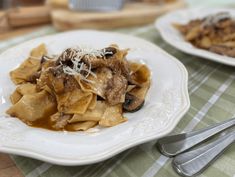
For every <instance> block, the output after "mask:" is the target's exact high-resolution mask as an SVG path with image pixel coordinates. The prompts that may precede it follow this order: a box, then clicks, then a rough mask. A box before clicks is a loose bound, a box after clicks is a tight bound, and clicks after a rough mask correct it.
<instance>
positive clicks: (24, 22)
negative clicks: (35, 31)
mask: <svg viewBox="0 0 235 177" xmlns="http://www.w3.org/2000/svg"><path fill="white" fill-rule="evenodd" d="M7 15H8V22H9V25H10V26H11V27H22V26H30V25H36V24H37V25H38V24H45V23H50V22H51V17H50V7H48V6H34V7H33V6H32V7H20V8H14V9H11V10H9V11H8V12H7Z"/></svg>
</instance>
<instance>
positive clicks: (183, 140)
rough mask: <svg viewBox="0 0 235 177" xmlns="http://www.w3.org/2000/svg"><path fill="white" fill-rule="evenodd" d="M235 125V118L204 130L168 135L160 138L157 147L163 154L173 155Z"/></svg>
mask: <svg viewBox="0 0 235 177" xmlns="http://www.w3.org/2000/svg"><path fill="white" fill-rule="evenodd" d="M234 125H235V118H233V119H230V120H227V121H225V122H222V123H218V124H216V125H214V126H210V127H208V128H205V129H202V130H198V131H194V132H190V133H182V134H178V135H172V136H167V137H164V138H161V139H159V140H158V142H157V147H158V149H159V150H160V152H161V153H162V154H164V155H165V156H168V157H172V156H175V155H177V154H180V153H182V152H184V151H186V150H188V149H190V148H192V147H193V146H195V145H197V144H199V143H201V142H203V141H205V140H207V139H208V138H210V137H212V136H214V135H216V134H218V133H220V132H222V131H224V130H226V129H228V128H230V127H232V126H234Z"/></svg>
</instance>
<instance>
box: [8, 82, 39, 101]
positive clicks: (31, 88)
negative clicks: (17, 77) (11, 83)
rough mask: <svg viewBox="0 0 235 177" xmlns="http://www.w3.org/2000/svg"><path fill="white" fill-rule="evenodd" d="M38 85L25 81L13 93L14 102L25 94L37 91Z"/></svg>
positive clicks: (11, 97)
mask: <svg viewBox="0 0 235 177" xmlns="http://www.w3.org/2000/svg"><path fill="white" fill-rule="evenodd" d="M36 92H37V90H36V85H35V84H31V83H25V84H21V85H19V86H18V87H17V88H16V90H15V91H14V92H13V94H11V96H10V100H11V102H12V104H16V103H17V102H18V101H19V100H20V99H21V98H22V96H23V95H26V94H33V93H36Z"/></svg>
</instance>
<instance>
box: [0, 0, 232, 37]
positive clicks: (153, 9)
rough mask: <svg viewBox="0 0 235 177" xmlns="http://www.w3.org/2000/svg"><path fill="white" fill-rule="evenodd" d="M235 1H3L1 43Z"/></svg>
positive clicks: (116, 25) (132, 22)
mask: <svg viewBox="0 0 235 177" xmlns="http://www.w3.org/2000/svg"><path fill="white" fill-rule="evenodd" d="M230 5H233V7H235V1H234V0H0V40H1V39H8V37H9V36H10V37H15V36H16V35H21V34H24V33H27V32H30V31H32V30H34V29H37V28H39V27H42V26H45V25H51V26H52V25H53V27H54V28H55V29H56V30H58V31H65V30H72V29H82V28H83V29H104V30H107V29H116V28H123V27H125V28H126V27H135V26H141V25H147V24H151V23H153V22H154V20H155V19H156V18H157V17H158V16H160V15H162V14H164V13H167V12H170V11H173V10H177V9H180V8H187V7H202V6H220V7H221V6H230Z"/></svg>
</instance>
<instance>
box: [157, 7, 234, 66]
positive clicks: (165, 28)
mask: <svg viewBox="0 0 235 177" xmlns="http://www.w3.org/2000/svg"><path fill="white" fill-rule="evenodd" d="M218 12H229V13H230V14H231V15H232V16H233V17H235V10H234V9H228V8H223V9H215V8H196V9H184V10H178V11H174V12H171V13H168V14H166V15H164V16H162V17H161V18H159V19H157V20H156V22H155V26H156V28H157V29H158V30H159V32H160V34H161V36H162V38H163V39H164V40H165V41H166V42H167V43H169V44H170V45H172V46H173V47H175V48H177V49H179V50H181V51H183V52H185V53H188V54H192V55H196V56H199V57H203V58H205V59H209V60H213V61H216V62H219V63H223V64H227V65H231V66H235V58H233V57H228V56H223V55H219V54H216V53H213V52H210V51H207V50H203V49H199V48H196V47H194V46H193V45H192V44H191V43H189V42H187V41H185V40H184V38H183V36H182V35H181V34H180V32H179V31H178V30H177V29H175V28H174V27H173V26H172V23H180V24H186V23H188V22H189V21H190V20H193V19H196V18H203V17H205V16H207V15H210V14H215V13H218Z"/></svg>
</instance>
